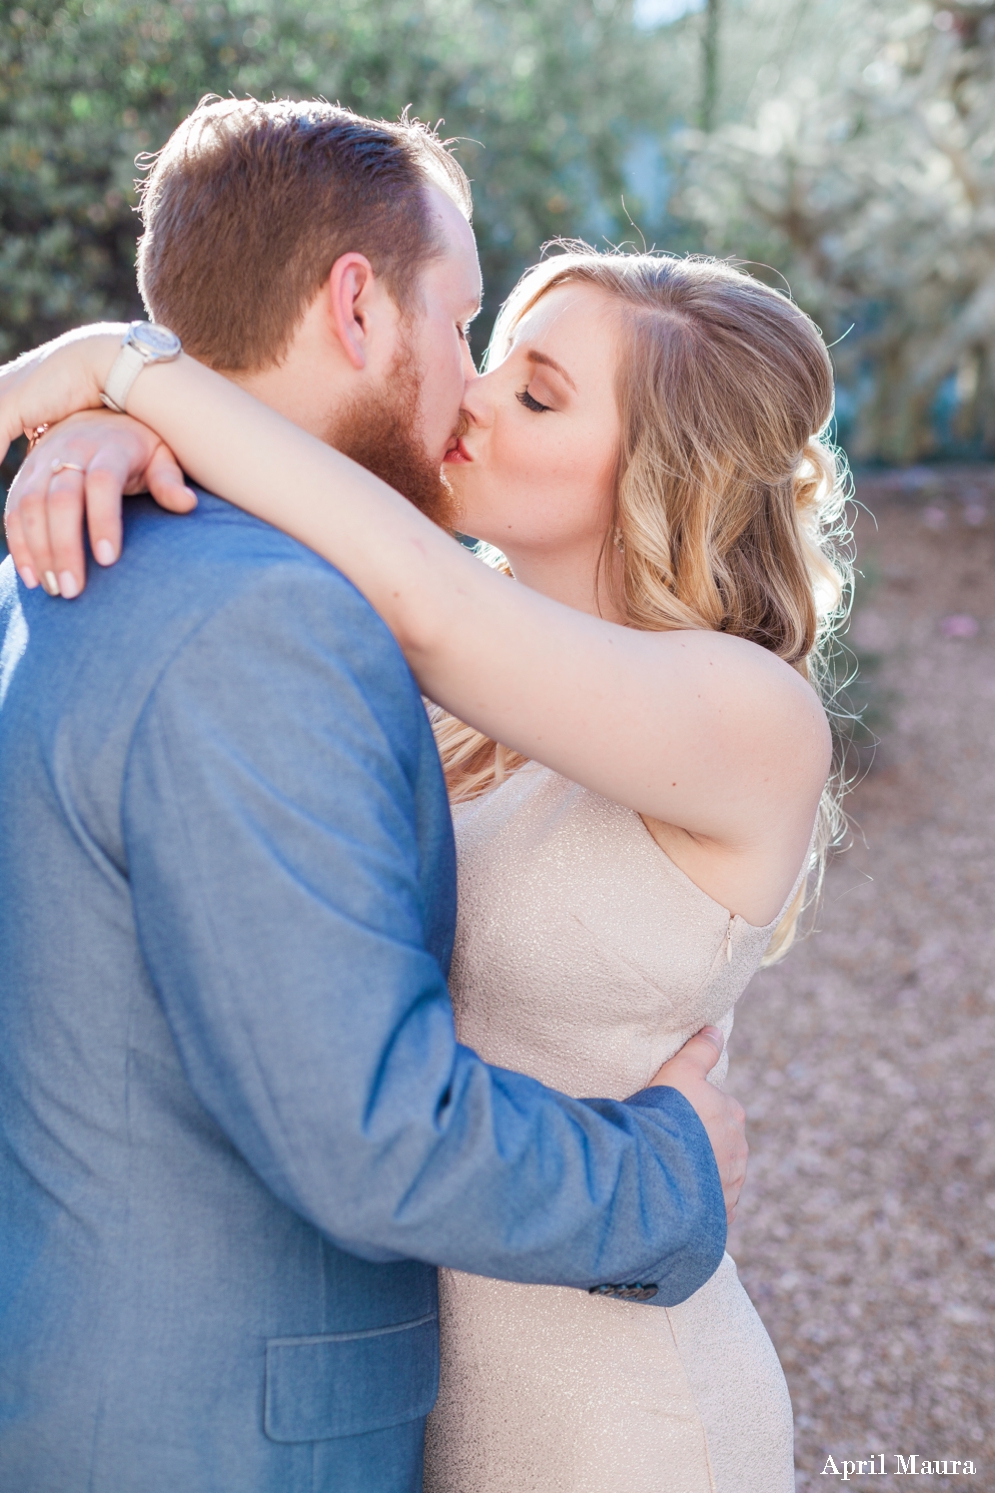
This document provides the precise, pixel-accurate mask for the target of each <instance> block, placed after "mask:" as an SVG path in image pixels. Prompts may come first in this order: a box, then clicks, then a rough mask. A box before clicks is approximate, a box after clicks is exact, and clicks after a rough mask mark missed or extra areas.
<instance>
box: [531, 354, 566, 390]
mask: <svg viewBox="0 0 995 1493" xmlns="http://www.w3.org/2000/svg"><path fill="white" fill-rule="evenodd" d="M526 357H527V358H528V360H529V362H530V363H541V364H542V365H543V367H544V368H552V369H553V370H554V372H556V373H558V374H559V375H560V377H561V378H562V379H564V380H565V381H566V382H567V383H568V384H569V385H570V387H571V389H573V391H574V393H575V394H576V392H577V385H576V384H575V383H574V381H573V379H572V378H571V377H570V375H569V373H568V372H567V370H566V369H565V368H564V367H563V365H562V364H561V363H558V362H557V361H556V359H555V358H551V357H549V356H548V354H546V353H540V352H536V350H535V348H530V350H529V351H528V352H527V353H526Z"/></svg>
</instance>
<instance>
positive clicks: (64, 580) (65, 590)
mask: <svg viewBox="0 0 995 1493" xmlns="http://www.w3.org/2000/svg"><path fill="white" fill-rule="evenodd" d="M59 590H60V591H61V593H62V595H63V596H65V597H66V598H67V600H69V601H72V599H73V597H74V596H78V595H79V586H77V584H76V577H75V576H74V575H73V573H72V571H71V570H60V572H59Z"/></svg>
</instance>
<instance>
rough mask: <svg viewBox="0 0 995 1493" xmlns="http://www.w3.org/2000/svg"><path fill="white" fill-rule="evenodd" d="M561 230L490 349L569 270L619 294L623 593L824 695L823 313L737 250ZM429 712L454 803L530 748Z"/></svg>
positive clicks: (795, 911) (829, 491) (639, 623)
mask: <svg viewBox="0 0 995 1493" xmlns="http://www.w3.org/2000/svg"><path fill="white" fill-rule="evenodd" d="M562 247H563V252H561V253H558V254H556V255H554V256H553V257H551V258H548V259H546V260H544V261H543V262H542V263H540V264H538V265H536V266H535V267H534V268H533V269H530V270H528V271H526V273H525V275H523V277H522V279H521V280H520V281H519V283H518V285H517V286H516V288H515V289H514V291H513V292H512V293H511V295H510V296H509V298H508V300H507V301H506V302H505V304H504V306H503V307H502V309H501V313H500V315H499V316H498V319H497V323H496V325H495V328H494V335H493V338H492V340H491V346H490V349H489V352H488V358H489V360H490V361H491V362H492V363H493V362H495V361H500V359H501V358H503V357H504V355H505V354H506V352H507V350H508V348H509V346H510V345H511V342H512V341H513V339H514V334H515V329H516V327H517V326H518V323H519V322H520V321H521V319H522V317H523V316H524V315H525V314H526V313H527V312H528V311H530V310H531V309H532V307H533V306H534V305H535V304H536V303H537V301H539V300H540V299H541V298H542V297H543V296H544V295H547V294H548V293H549V292H550V291H551V290H554V289H555V288H557V287H558V286H561V285H568V284H577V283H580V284H586V285H592V286H595V287H597V288H598V289H599V290H601V291H603V292H604V293H605V294H606V295H607V296H608V297H610V298H611V300H612V301H613V302H614V303H615V304H616V306H617V311H618V328H619V334H620V343H621V355H620V357H619V360H618V371H617V373H616V379H615V394H616V399H617V402H618V409H619V414H620V421H621V440H620V446H619V452H618V459H617V467H616V476H615V491H614V502H613V513H612V518H611V522H610V524H609V528H608V531H607V533H606V535H605V546H604V550H603V554H602V562H603V563H604V562H605V561H606V559H607V557H608V555H609V554H610V553H611V550H610V546H611V545H612V544H614V545H615V546H617V548H618V549H619V551H620V552H621V553H620V561H621V563H620V564H615V565H608V564H604V569H605V578H606V583H607V584H608V585H609V587H610V588H611V594H612V599H613V601H615V602H616V604H617V605H618V606H619V607H620V610H621V612H622V615H623V616H624V617H625V618H626V620H627V622H628V625H629V626H631V627H637V628H643V629H646V630H649V631H667V630H669V629H671V628H709V629H712V630H714V631H717V632H728V633H733V634H734V635H735V636H737V637H741V638H748V639H750V641H751V642H754V643H759V644H760V646H761V647H763V648H769V649H770V651H771V652H772V653H775V654H777V656H778V657H779V658H783V659H785V660H786V661H787V662H788V663H790V664H792V665H793V666H794V667H795V668H797V669H798V670H799V672H800V673H802V674H803V675H804V676H805V677H806V678H807V679H809V680H810V681H811V682H812V684H813V685H814V686H815V687H816V688H817V689H818V690H819V691H820V693H821V694H822V696H823V699H824V701H825V703H826V704H827V705H828V704H829V703H830V701H829V699H828V695H829V692H830V686H829V669H828V667H827V665H828V655H829V651H830V648H831V644H832V638H833V634H834V632H835V630H836V627H837V626H838V625H839V622H840V621H841V620H842V618H843V616H844V615H845V610H846V602H847V600H848V597H849V583H850V579H851V565H850V558H849V550H848V545H847V534H846V529H845V513H844V507H845V498H846V492H845V488H844V472H843V469H842V467H841V465H840V464H839V463H838V462H837V457H836V453H835V451H834V449H833V448H832V446H831V445H830V444H829V442H828V441H827V438H826V428H827V425H828V422H829V420H830V417H831V415H832V410H833V376H832V367H831V364H830V360H829V354H828V352H827V350H826V347H825V344H824V342H823V340H822V337H821V335H820V333H819V331H818V328H817V327H816V326H815V324H814V322H813V321H812V320H811V319H810V318H809V317H808V316H806V315H805V313H804V312H803V311H801V310H799V308H798V307H797V306H796V305H794V303H793V302H792V301H791V300H790V299H789V298H788V297H787V296H786V295H783V294H781V292H779V291H777V290H773V289H771V288H770V287H769V286H767V285H764V284H762V283H761V282H760V281H759V280H756V279H754V278H753V277H752V276H751V275H748V274H746V273H745V272H744V271H743V270H741V269H739V268H737V267H736V266H734V265H732V264H730V263H728V262H722V261H718V260H715V259H710V258H704V257H701V256H691V257H688V258H684V259H678V258H672V257H669V256H665V255H661V254H623V253H617V252H613V253H610V254H599V253H597V252H596V251H595V250H593V249H590V248H588V247H587V245H579V244H569V245H564V246H562ZM489 558H490V559H491V563H498V564H499V565H501V566H502V568H505V569H507V568H508V567H507V562H503V561H502V560H501V557H499V556H495V555H494V553H493V552H492V553H491V555H490V556H489ZM509 573H510V572H509ZM434 724H435V731H436V740H437V742H438V746H439V751H440V754H441V756H442V762H443V767H444V769H445V773H446V780H447V784H448V787H449V792H450V797H451V798H452V800H453V801H454V802H463V801H465V800H467V799H470V798H474V797H476V796H477V795H479V794H481V793H484V792H486V791H487V790H488V789H490V788H492V787H494V786H495V785H496V784H497V783H499V782H501V781H502V779H503V778H504V777H505V776H506V775H507V774H508V773H509V772H512V771H514V770H515V769H516V768H517V767H520V766H522V765H523V763H524V761H525V759H524V758H523V757H521V756H519V755H518V754H517V753H512V752H510V751H509V750H508V749H506V748H504V747H502V746H501V745H499V744H497V743H495V742H494V741H492V740H490V739H489V738H488V737H486V736H484V735H483V734H482V733H481V732H479V731H476V730H474V729H473V728H472V727H469V726H466V725H464V724H463V723H462V722H460V721H458V720H456V719H455V718H454V717H453V716H449V715H446V714H445V713H444V712H441V711H437V712H436V717H435V722H434ZM841 795H842V784H841V780H840V777H839V775H836V776H835V777H834V778H833V779H832V780H831V781H830V783H829V785H828V786H827V788H826V791H825V793H824V794H823V798H822V803H821V805H820V809H819V817H818V822H817V828H816V834H815V839H814V842H813V844H814V848H813V855H812V864H811V866H810V868H809V869H810V871H814V872H815V877H814V892H813V895H814V894H815V893H816V892H817V890H818V886H819V884H820V883H821V875H822V869H823V866H824V864H825V857H826V852H827V850H828V848H829V846H830V845H831V844H833V843H835V842H836V841H837V840H838V839H839V837H840V833H841V830H842V827H843V817H842V811H841V808H840V799H841ZM808 880H809V881H812V880H813V878H812V877H811V876H810V877H809V878H808ZM805 902H806V883H804V882H803V885H802V887H801V889H800V890H799V892H798V894H797V896H796V897H795V899H794V901H793V902H792V904H791V907H790V908H789V909H788V911H787V912H786V914H785V916H784V918H783V919H782V921H781V923H780V924H779V926H778V928H777V931H776V933H775V935H774V938H773V940H772V942H771V945H770V948H769V950H768V953H767V956H766V959H765V963H773V962H774V961H775V960H776V959H779V958H780V957H781V956H782V955H783V954H785V953H786V952H787V949H788V947H789V945H790V944H791V942H792V940H793V938H794V936H795V931H796V927H797V924H798V919H799V916H800V913H801V911H802V908H803V906H804V905H805Z"/></svg>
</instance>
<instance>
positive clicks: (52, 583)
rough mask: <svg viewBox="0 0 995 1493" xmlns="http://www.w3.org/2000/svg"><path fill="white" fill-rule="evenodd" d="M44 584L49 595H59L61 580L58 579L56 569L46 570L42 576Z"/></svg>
mask: <svg viewBox="0 0 995 1493" xmlns="http://www.w3.org/2000/svg"><path fill="white" fill-rule="evenodd" d="M42 584H43V585H44V587H45V590H46V591H47V592H48V594H49V596H58V595H59V582H58V581H57V579H56V576H55V571H54V570H46V571H45V574H44V575H43V576H42Z"/></svg>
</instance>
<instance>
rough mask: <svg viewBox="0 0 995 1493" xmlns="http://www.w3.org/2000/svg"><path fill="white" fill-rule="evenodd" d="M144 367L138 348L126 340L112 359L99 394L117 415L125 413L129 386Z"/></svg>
mask: <svg viewBox="0 0 995 1493" xmlns="http://www.w3.org/2000/svg"><path fill="white" fill-rule="evenodd" d="M144 367H145V359H144V358H143V357H142V355H141V353H140V352H139V351H138V348H137V347H132V346H131V344H130V343H128V342H126V343H125V344H124V346H123V347H122V349H121V351H120V352H119V353H118V355H117V357H116V358H115V359H114V362H113V364H112V366H111V371H110V373H109V374H108V375H107V382H106V383H105V384H104V388H103V392H102V394H101V396H100V397H101V399H102V400H103V402H104V404H106V406H107V408H108V409H111V410H116V411H117V413H118V414H119V415H125V414H127V412H128V395H129V394H130V393H131V386H132V384H133V383H134V382H135V379H136V378H137V377H138V375H139V374H140V373H141V371H142V369H143V368H144Z"/></svg>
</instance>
